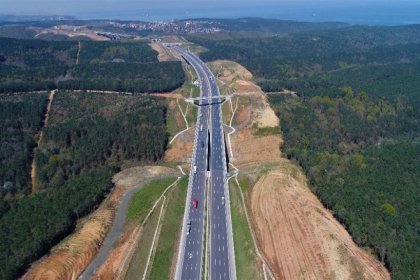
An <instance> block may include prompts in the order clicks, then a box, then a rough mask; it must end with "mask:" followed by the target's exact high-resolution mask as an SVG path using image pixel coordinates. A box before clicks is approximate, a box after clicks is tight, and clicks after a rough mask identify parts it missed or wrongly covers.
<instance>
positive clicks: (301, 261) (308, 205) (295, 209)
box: [251, 161, 390, 280]
mask: <svg viewBox="0 0 420 280" xmlns="http://www.w3.org/2000/svg"><path fill="white" fill-rule="evenodd" d="M295 168H296V167H294V166H291V163H290V162H287V161H285V162H284V164H283V166H282V167H280V168H278V169H276V170H273V171H270V172H269V173H268V174H266V175H264V176H262V177H261V179H259V180H258V182H257V183H256V184H255V186H254V187H253V189H252V194H251V209H252V216H253V221H254V230H255V231H256V236H257V239H258V243H259V244H260V246H261V248H262V250H263V252H264V255H265V257H266V259H267V261H268V263H269V265H270V267H271V268H272V270H273V272H274V273H275V274H276V277H277V278H278V279H372V280H374V279H390V276H389V274H388V272H387V271H386V269H385V268H384V267H383V266H382V265H381V264H380V263H379V262H378V261H376V260H375V259H374V258H373V257H372V256H371V255H369V254H368V253H366V252H365V251H363V250H362V249H360V248H359V247H357V246H356V245H355V244H354V242H353V240H352V239H351V237H350V235H349V234H348V233H347V232H346V231H345V229H344V228H343V227H342V226H341V225H340V224H339V223H338V222H337V221H336V220H335V219H334V217H333V216H332V214H331V213H330V211H328V210H326V209H325V208H324V207H323V205H322V204H321V203H320V201H319V200H318V199H317V197H316V196H315V195H314V194H313V193H312V192H311V191H310V190H309V188H308V186H307V184H306V181H305V178H304V177H303V176H302V175H301V173H300V171H298V170H295V171H294V172H291V171H290V170H293V169H295ZM293 173H295V174H294V175H295V176H293Z"/></svg>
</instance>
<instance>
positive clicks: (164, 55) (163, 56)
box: [149, 43, 174, 61]
mask: <svg viewBox="0 0 420 280" xmlns="http://www.w3.org/2000/svg"><path fill="white" fill-rule="evenodd" d="M149 46H150V47H151V48H152V49H154V50H155V51H157V52H158V56H157V59H158V60H159V61H170V60H174V57H173V56H172V55H171V54H170V52H169V51H168V50H167V49H165V47H163V46H162V45H160V44H157V43H150V44H149Z"/></svg>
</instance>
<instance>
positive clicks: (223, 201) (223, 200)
mask: <svg viewBox="0 0 420 280" xmlns="http://www.w3.org/2000/svg"><path fill="white" fill-rule="evenodd" d="M222 205H225V197H224V196H222Z"/></svg>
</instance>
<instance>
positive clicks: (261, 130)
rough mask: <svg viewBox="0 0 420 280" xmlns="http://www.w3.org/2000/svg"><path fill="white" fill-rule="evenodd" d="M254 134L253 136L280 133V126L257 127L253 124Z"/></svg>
mask: <svg viewBox="0 0 420 280" xmlns="http://www.w3.org/2000/svg"><path fill="white" fill-rule="evenodd" d="M253 128H254V131H253V133H254V135H255V136H268V135H276V134H280V128H279V127H278V126H264V127H258V126H257V125H256V124H254V127H253Z"/></svg>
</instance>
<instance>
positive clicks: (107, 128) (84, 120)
mask: <svg viewBox="0 0 420 280" xmlns="http://www.w3.org/2000/svg"><path fill="white" fill-rule="evenodd" d="M95 96H96V97H98V98H95ZM98 103H99V104H100V105H99V104H98ZM80 104H83V107H80ZM98 105H99V106H103V107H102V108H100V107H99V106H98ZM53 106H54V107H55V109H54V110H53V112H52V115H51V121H52V122H51V123H50V125H48V126H47V127H46V128H45V129H44V130H43V133H44V138H43V139H44V141H43V143H41V145H40V146H39V147H38V148H37V149H36V153H35V159H36V166H37V176H36V177H37V182H38V184H37V185H39V186H40V187H42V188H48V187H58V186H60V185H61V184H62V183H63V182H64V181H65V180H67V179H68V178H69V177H71V176H74V175H78V174H79V173H80V172H82V171H84V170H88V169H91V168H96V167H98V166H102V165H108V164H111V163H113V164H117V165H120V164H122V163H124V161H126V160H137V161H142V162H154V161H158V160H160V159H161V158H162V157H163V155H164V152H165V149H166V144H167V138H168V136H167V132H166V107H165V105H164V104H163V103H162V102H161V101H159V100H158V99H155V98H147V97H135V96H122V95H115V94H93V93H89V94H87V93H66V92H60V93H58V94H57V96H56V97H55V98H54V104H53ZM98 107H99V108H98ZM62 108H65V109H64V110H63V109H62ZM63 115H64V116H63ZM57 120H58V122H57Z"/></svg>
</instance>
